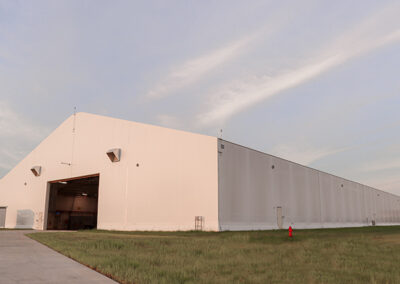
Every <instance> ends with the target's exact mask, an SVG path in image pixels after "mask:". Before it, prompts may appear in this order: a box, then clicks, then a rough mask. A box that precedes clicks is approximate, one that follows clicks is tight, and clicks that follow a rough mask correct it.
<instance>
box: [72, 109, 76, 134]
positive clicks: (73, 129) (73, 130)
mask: <svg viewBox="0 0 400 284" xmlns="http://www.w3.org/2000/svg"><path fill="white" fill-rule="evenodd" d="M75 118H76V106H75V107H74V124H73V128H72V133H75Z"/></svg>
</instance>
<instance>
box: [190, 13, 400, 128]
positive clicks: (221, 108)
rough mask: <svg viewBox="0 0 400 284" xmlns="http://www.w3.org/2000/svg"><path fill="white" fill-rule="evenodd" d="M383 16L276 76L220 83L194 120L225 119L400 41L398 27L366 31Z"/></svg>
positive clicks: (201, 123) (199, 122)
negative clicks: (204, 109) (354, 59)
mask: <svg viewBox="0 0 400 284" xmlns="http://www.w3.org/2000/svg"><path fill="white" fill-rule="evenodd" d="M391 12H393V11H391ZM385 16H387V15H386V14H385V13H378V15H377V16H376V17H375V18H374V19H373V20H371V19H368V20H367V23H362V24H361V25H360V26H357V28H356V29H354V30H353V31H351V32H349V33H345V34H344V35H342V36H340V37H338V38H337V39H336V40H335V41H333V43H331V44H330V45H329V46H328V47H327V48H325V49H323V50H321V51H320V52H317V55H315V54H314V56H313V58H317V59H316V60H312V59H310V60H308V62H307V63H306V64H304V65H303V66H298V67H295V68H293V69H292V70H291V71H288V72H284V73H281V74H280V75H277V76H275V77H269V76H258V77H253V78H247V79H245V80H237V81H234V82H230V83H227V84H224V85H222V86H221V87H219V88H218V89H217V90H216V91H215V92H214V93H212V94H211V95H210V97H209V103H208V107H207V109H206V111H205V112H203V113H201V114H199V115H198V116H197V120H196V124H197V125H198V126H199V127H204V126H208V125H212V124H213V123H215V122H224V121H226V120H227V119H229V118H230V117H232V116H233V115H235V114H237V113H239V112H241V111H243V110H245V109H247V108H249V107H251V106H253V105H255V104H257V103H259V102H261V101H264V100H266V99H268V98H271V97H273V96H275V95H277V94H279V93H280V92H282V91H284V90H287V89H290V88H293V87H296V86H298V85H300V84H302V83H304V82H307V81H309V80H311V79H313V78H315V77H317V76H319V75H321V74H323V73H324V72H327V71H328V70H330V69H332V68H334V67H336V66H338V65H340V64H343V63H345V62H347V61H349V60H351V59H353V58H355V57H357V56H360V55H363V54H366V53H368V52H371V51H373V50H375V49H377V48H379V47H382V46H385V45H388V44H391V43H394V42H396V41H399V40H400V29H396V30H392V31H389V32H387V31H383V32H382V33H380V34H383V35H372V36H371V35H369V34H368V29H370V28H371V25H372V24H373V23H374V21H379V20H382V19H384V17H385ZM372 34H373V33H372ZM378 34H379V33H378ZM318 54H319V55H318Z"/></svg>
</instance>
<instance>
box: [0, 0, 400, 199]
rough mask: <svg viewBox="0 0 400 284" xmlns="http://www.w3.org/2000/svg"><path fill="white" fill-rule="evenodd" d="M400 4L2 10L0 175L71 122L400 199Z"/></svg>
mask: <svg viewBox="0 0 400 284" xmlns="http://www.w3.org/2000/svg"><path fill="white" fill-rule="evenodd" d="M398 15H400V3H399V2H398V1H365V0H360V1H232V0H229V1H141V2H139V1H14V0H13V1H5V0H0V177H1V176H3V175H4V174H5V173H7V172H8V171H9V170H10V169H11V168H12V167H14V166H15V165H16V164H17V163H18V162H19V161H20V160H21V159H22V158H23V157H24V156H26V155H27V154H28V153H29V152H30V151H31V150H32V149H33V148H34V147H35V146H36V145H37V144H38V143H39V142H40V141H41V140H43V139H44V138H45V137H46V136H47V135H48V134H50V133H51V132H52V131H53V130H54V129H55V128H56V127H57V126H58V125H59V124H60V123H61V122H62V121H63V120H65V119H66V118H67V117H68V116H69V115H71V114H72V112H73V107H74V106H76V107H77V108H78V111H85V112H91V113H96V114H101V115H108V116H112V117H118V118H123V119H127V120H133V121H139V122H144V123H150V124H157V125H164V126H167V127H172V128H176V129H182V130H187V131H191V132H197V133H202V134H207V135H212V136H216V135H218V132H219V129H220V128H223V138H224V139H227V140H231V141H234V142H236V143H239V144H243V145H246V146H249V147H252V148H255V149H258V150H261V151H264V152H267V153H270V154H274V155H277V156H281V157H284V158H287V159H289V160H293V161H295V162H299V163H302V164H305V165H308V166H311V167H314V168H317V169H320V170H324V171H327V172H330V173H333V174H336V175H339V176H342V177H345V178H349V179H352V180H355V181H359V182H362V183H365V184H368V185H371V186H374V187H377V188H380V189H383V190H387V191H389V192H392V193H396V194H400V131H398V130H399V127H400V112H399V106H400V80H399V75H400V72H399V71H400V52H399V51H400V18H399V17H398Z"/></svg>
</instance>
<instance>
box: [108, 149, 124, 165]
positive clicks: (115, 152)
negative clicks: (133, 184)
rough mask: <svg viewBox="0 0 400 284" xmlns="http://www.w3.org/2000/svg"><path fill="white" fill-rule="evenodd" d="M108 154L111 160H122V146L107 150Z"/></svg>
mask: <svg viewBox="0 0 400 284" xmlns="http://www.w3.org/2000/svg"><path fill="white" fill-rule="evenodd" d="M107 156H108V158H110V161H111V162H113V163H115V162H119V161H120V160H121V148H114V149H110V150H108V151H107Z"/></svg>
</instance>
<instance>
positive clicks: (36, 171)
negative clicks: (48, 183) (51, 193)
mask: <svg viewBox="0 0 400 284" xmlns="http://www.w3.org/2000/svg"><path fill="white" fill-rule="evenodd" d="M31 172H32V173H33V174H34V175H35V177H38V176H40V173H41V172H42V167H41V166H34V167H32V168H31Z"/></svg>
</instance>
